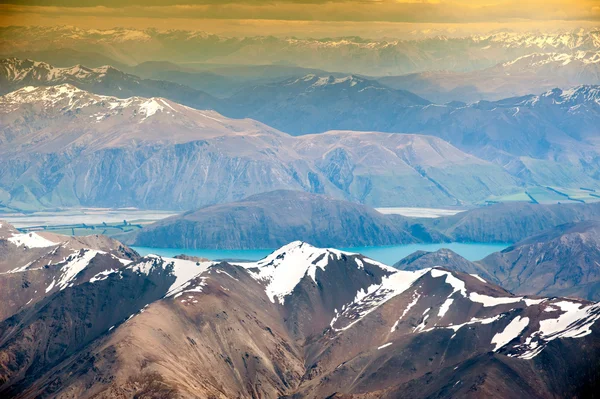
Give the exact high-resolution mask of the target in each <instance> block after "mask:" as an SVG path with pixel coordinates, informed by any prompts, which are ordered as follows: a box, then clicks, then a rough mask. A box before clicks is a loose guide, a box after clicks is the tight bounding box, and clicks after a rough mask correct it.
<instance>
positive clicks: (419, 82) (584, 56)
mask: <svg viewBox="0 0 600 399" xmlns="http://www.w3.org/2000/svg"><path fill="white" fill-rule="evenodd" d="M377 80H378V81H379V82H381V83H382V84H384V85H386V86H388V87H391V88H394V89H404V90H408V91H411V92H413V93H415V94H418V95H419V96H422V97H424V98H426V99H428V100H430V101H432V102H435V103H446V102H452V101H463V102H466V103H472V102H476V101H480V100H487V101H497V100H501V99H503V98H509V97H515V96H524V95H528V94H531V93H542V92H545V91H548V90H552V89H554V88H557V87H560V88H570V87H574V86H579V85H598V84H600V52H598V51H576V52H569V53H556V52H550V53H532V54H527V55H524V56H522V57H519V58H516V59H514V60H511V61H507V62H502V63H499V64H498V65H495V66H493V67H490V68H485V69H481V70H475V71H469V72H455V71H435V70H434V71H426V72H421V73H415V74H407V75H402V76H386V77H381V78H378V79H377Z"/></svg>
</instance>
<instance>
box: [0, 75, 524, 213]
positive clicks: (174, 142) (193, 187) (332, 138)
mask: <svg viewBox="0 0 600 399" xmlns="http://www.w3.org/2000/svg"><path fill="white" fill-rule="evenodd" d="M0 125H1V126H2V128H1V130H0V154H2V157H1V158H0V170H1V172H0V190H1V191H0V198H1V199H2V201H3V203H4V204H5V205H9V206H12V207H16V208H20V207H30V208H31V207H34V208H35V207H38V208H39V207H47V206H80V205H83V206H102V207H126V206H135V207H141V208H150V209H186V210H187V209H196V208H198V207H201V206H204V205H209V204H215V203H221V202H231V201H235V200H239V199H242V198H245V197H248V196H249V195H253V194H257V193H261V192H268V191H273V190H277V189H292V190H300V191H307V192H312V193H325V194H327V195H330V196H332V197H335V198H341V199H347V200H351V201H356V202H361V203H365V204H369V205H378V206H394V205H400V204H404V205H420V206H427V205H432V206H433V205H456V204H461V203H466V202H469V203H470V202H477V201H483V200H485V199H486V198H488V197H489V196H492V195H504V194H509V193H511V192H513V191H516V190H519V187H518V186H519V185H520V182H519V181H518V180H516V179H514V178H513V177H512V176H510V175H509V174H508V173H507V172H505V171H504V170H503V169H502V168H501V167H499V166H497V165H494V164H491V163H489V162H485V161H482V160H480V159H478V158H476V157H473V156H470V155H468V154H465V153H463V152H461V151H459V150H457V149H456V148H455V147H452V146H451V145H449V144H448V143H445V142H443V141H442V140H440V139H437V138H434V137H426V136H417V135H400V134H380V133H359V132H331V133H327V134H321V135H313V136H304V137H299V138H294V137H292V136H289V135H287V134H284V133H281V132H279V131H277V130H275V129H272V128H270V127H268V126H266V125H263V124H261V123H258V122H256V121H253V120H248V119H243V120H235V119H229V118H226V117H223V116H222V115H220V114H217V113H216V112H214V111H199V110H195V109H192V108H188V107H185V106H182V105H179V104H176V103H173V102H171V101H168V100H165V99H161V98H150V99H147V98H141V97H132V98H129V99H118V98H115V97H107V96H100V95H96V94H91V93H89V92H86V91H83V90H80V89H77V88H76V87H74V86H71V85H59V86H53V87H39V88H33V87H27V88H23V89H20V90H18V91H15V92H12V93H9V94H7V95H4V96H2V97H0ZM165 132H168V134H165ZM189 182H194V184H189Z"/></svg>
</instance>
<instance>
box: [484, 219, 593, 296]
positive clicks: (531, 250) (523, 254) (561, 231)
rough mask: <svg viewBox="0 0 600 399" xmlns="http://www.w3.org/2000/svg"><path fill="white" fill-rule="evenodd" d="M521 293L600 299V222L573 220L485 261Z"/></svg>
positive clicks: (509, 285)
mask: <svg viewBox="0 0 600 399" xmlns="http://www.w3.org/2000/svg"><path fill="white" fill-rule="evenodd" d="M480 263H481V264H482V266H484V267H485V268H486V269H487V270H488V271H489V272H490V273H493V274H494V276H495V277H496V278H497V279H498V280H499V281H500V282H501V285H502V286H503V287H504V288H506V289H508V290H510V291H511V292H515V293H517V294H523V293H527V294H535V295H547V296H569V297H579V298H584V299H589V300H596V301H597V300H598V299H600V290H599V289H600V268H599V266H598V265H599V264H600V222H596V221H594V222H580V223H574V224H573V223H571V224H567V225H562V226H559V227H556V228H554V229H552V230H550V231H547V232H545V233H542V234H540V235H537V236H534V237H531V238H528V239H526V240H524V241H521V242H519V243H517V244H515V245H514V246H512V247H510V248H507V249H505V250H504V251H501V252H496V253H494V254H492V255H490V256H488V257H486V258H485V259H483V260H482V261H481V262H480Z"/></svg>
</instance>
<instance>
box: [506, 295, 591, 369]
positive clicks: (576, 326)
mask: <svg viewBox="0 0 600 399" xmlns="http://www.w3.org/2000/svg"><path fill="white" fill-rule="evenodd" d="M551 305H552V307H553V308H552V310H551V311H559V310H560V311H562V312H563V313H561V314H560V315H559V316H558V317H556V318H552V319H546V320H540V322H539V329H538V331H536V332H534V333H533V334H531V335H530V336H529V337H528V338H527V340H526V341H525V344H523V345H520V349H524V352H523V353H521V354H520V355H519V356H518V357H520V358H522V359H532V358H534V357H535V356H537V355H538V354H540V353H541V352H542V351H543V350H544V348H545V347H546V345H547V344H548V342H550V341H552V340H555V339H557V338H581V337H585V336H586V335H588V334H591V332H592V330H591V329H590V328H591V326H592V325H593V324H594V323H595V322H596V321H597V320H599V319H600V304H598V303H595V304H591V305H587V306H585V305H584V304H582V303H579V302H571V301H565V300H563V301H558V302H554V303H552V304H551ZM544 311H548V306H547V307H546V308H545V309H544Z"/></svg>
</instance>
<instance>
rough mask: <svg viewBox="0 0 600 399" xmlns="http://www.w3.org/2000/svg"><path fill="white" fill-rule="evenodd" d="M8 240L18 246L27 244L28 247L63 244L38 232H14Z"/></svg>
mask: <svg viewBox="0 0 600 399" xmlns="http://www.w3.org/2000/svg"><path fill="white" fill-rule="evenodd" d="M7 240H8V241H9V242H11V243H13V244H15V245H16V246H18V247H21V246H25V247H28V248H46V247H52V246H54V245H59V244H61V243H60V242H53V241H50V240H48V239H46V238H44V237H42V236H41V235H39V234H37V233H23V234H13V236H12V237H9V238H7Z"/></svg>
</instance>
